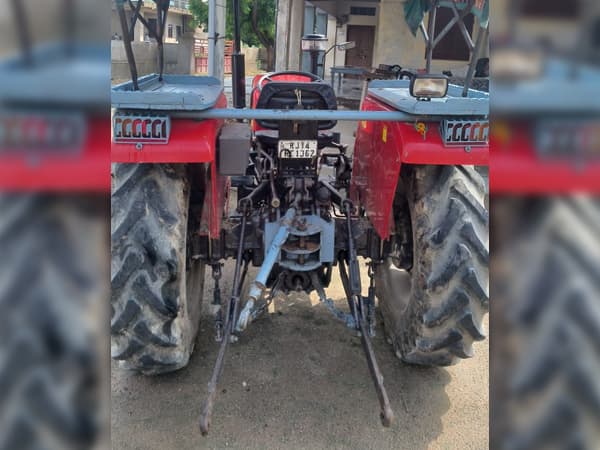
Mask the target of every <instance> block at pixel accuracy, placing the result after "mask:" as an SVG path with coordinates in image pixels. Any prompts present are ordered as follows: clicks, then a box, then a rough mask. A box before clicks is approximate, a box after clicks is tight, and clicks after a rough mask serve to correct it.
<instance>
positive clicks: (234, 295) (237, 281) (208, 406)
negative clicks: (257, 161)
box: [200, 212, 248, 436]
mask: <svg viewBox="0 0 600 450" xmlns="http://www.w3.org/2000/svg"><path fill="white" fill-rule="evenodd" d="M245 230H246V212H244V215H243V216H242V225H241V229H240V242H239V244H238V252H237V259H236V263H235V272H234V275H233V287H232V290H231V298H230V300H229V304H228V307H227V312H226V314H225V324H224V330H225V332H224V335H223V340H222V341H221V346H220V347H219V353H218V355H217V361H216V362H215V367H214V368H213V373H212V377H211V379H210V383H209V384H208V397H207V398H206V401H205V402H204V405H203V407H202V414H201V415H200V432H201V433H202V435H203V436H206V435H207V434H208V430H209V428H210V424H211V419H212V411H213V407H214V404H215V399H216V397H217V383H218V382H219V377H220V376H221V372H222V371H223V361H224V360H225V353H226V352H227V346H228V345H229V342H230V341H231V340H233V338H234V336H233V334H232V333H233V329H234V327H235V319H236V317H237V310H238V303H239V300H240V290H241V285H242V284H243V283H244V278H245V274H246V270H247V268H248V262H247V261H246V262H245V263H244V270H243V271H242V274H241V275H240V269H241V265H242V261H243V255H244V238H245Z"/></svg>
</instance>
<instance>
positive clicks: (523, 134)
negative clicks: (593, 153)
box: [490, 123, 600, 195]
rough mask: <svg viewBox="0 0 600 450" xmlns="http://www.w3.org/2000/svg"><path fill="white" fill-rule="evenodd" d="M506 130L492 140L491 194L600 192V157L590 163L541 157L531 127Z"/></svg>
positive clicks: (522, 126) (515, 127)
mask: <svg viewBox="0 0 600 450" xmlns="http://www.w3.org/2000/svg"><path fill="white" fill-rule="evenodd" d="M493 129H494V124H493V123H492V130H493ZM507 131H508V133H504V134H503V136H499V135H498V134H497V133H493V132H492V134H491V138H490V147H491V153H490V167H491V170H490V192H491V193H492V194H519V195H528V194H571V193H583V192H586V193H599V192H600V158H596V159H595V160H594V161H587V162H585V161H576V160H569V159H554V160H553V159H546V158H540V157H539V156H538V154H537V151H536V148H535V144H534V142H533V139H532V134H531V129H530V127H528V126H526V125H511V126H509V127H508V128H507Z"/></svg>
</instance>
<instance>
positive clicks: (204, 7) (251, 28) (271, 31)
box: [190, 0, 277, 48]
mask: <svg viewBox="0 0 600 450" xmlns="http://www.w3.org/2000/svg"><path fill="white" fill-rule="evenodd" d="M190 11H191V12H192V14H193V15H194V22H195V24H196V25H197V26H202V27H203V28H204V29H206V28H207V25H208V3H207V2H204V1H203V0H190ZM240 12H241V15H240V33H241V39H242V41H243V42H244V43H246V44H247V45H254V46H259V45H260V46H263V47H266V48H269V47H273V45H274V44H275V18H276V14H277V0H240ZM225 30H226V38H227V39H233V0H227V20H226V24H225Z"/></svg>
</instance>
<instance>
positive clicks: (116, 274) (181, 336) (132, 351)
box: [111, 164, 204, 374]
mask: <svg viewBox="0 0 600 450" xmlns="http://www.w3.org/2000/svg"><path fill="white" fill-rule="evenodd" d="M112 176H113V180H112V181H113V186H112V196H111V205H112V215H111V240H112V252H111V284H112V295H111V314H112V315H111V354H112V357H113V358H114V359H116V360H118V361H119V362H120V365H121V366H122V367H125V368H128V369H132V370H135V371H139V372H142V373H145V374H156V373H162V372H170V371H173V370H177V369H179V368H181V367H184V366H185V365H187V363H188V360H189V358H190V355H191V353H192V350H193V347H194V341H195V337H196V333H197V331H198V325H199V319H200V309H201V301H202V289H203V284H204V263H202V262H200V261H198V260H194V259H192V258H191V255H190V252H189V251H188V243H189V239H188V231H190V229H189V228H188V222H189V211H190V183H189V180H188V168H187V166H186V165H182V164H178V165H175V164H117V165H115V166H114V168H113V174H112ZM197 181H199V180H197ZM195 184H198V185H199V183H195ZM190 228H191V227H190Z"/></svg>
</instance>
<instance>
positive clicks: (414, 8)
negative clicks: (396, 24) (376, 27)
mask: <svg viewBox="0 0 600 450" xmlns="http://www.w3.org/2000/svg"><path fill="white" fill-rule="evenodd" d="M452 4H454V6H456V8H457V9H458V10H464V9H465V8H469V7H470V8H471V12H472V13H473V14H475V16H477V17H478V18H479V23H480V25H481V27H482V28H487V26H488V18H489V0H407V1H406V3H405V4H404V17H405V19H406V23H407V24H408V26H409V27H410V29H411V31H412V33H413V34H414V35H416V34H417V30H418V29H419V25H420V24H421V22H422V21H423V17H425V13H428V12H429V11H430V10H431V9H432V8H433V7H437V6H442V7H452V6H453V5H452Z"/></svg>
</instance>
